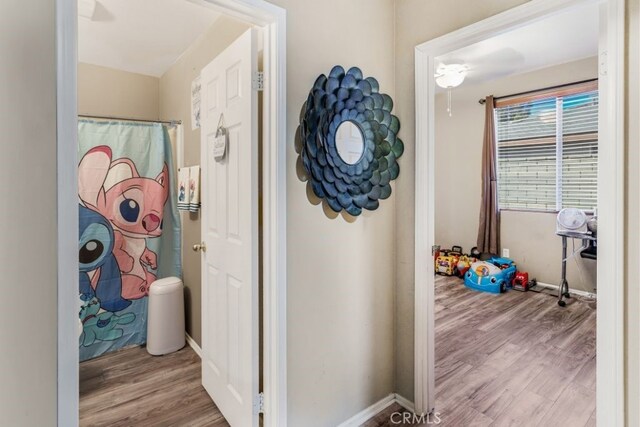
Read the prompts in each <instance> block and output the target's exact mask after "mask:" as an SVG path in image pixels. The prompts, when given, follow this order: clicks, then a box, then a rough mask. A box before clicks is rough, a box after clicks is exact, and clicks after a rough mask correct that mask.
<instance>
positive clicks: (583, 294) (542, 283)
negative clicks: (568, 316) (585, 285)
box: [537, 282, 598, 299]
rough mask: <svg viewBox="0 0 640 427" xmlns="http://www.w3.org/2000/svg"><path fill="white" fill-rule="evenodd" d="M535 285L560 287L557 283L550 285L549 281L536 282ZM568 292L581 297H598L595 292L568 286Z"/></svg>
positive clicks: (556, 288) (550, 287)
mask: <svg viewBox="0 0 640 427" xmlns="http://www.w3.org/2000/svg"><path fill="white" fill-rule="evenodd" d="M537 285H538V286H541V287H543V288H549V289H555V290H556V291H557V290H558V289H559V288H560V286H558V285H552V284H551V283H544V282H537ZM569 293H572V294H576V295H580V296H581V297H585V298H591V299H598V296H597V295H596V294H594V293H591V292H587V291H582V290H580V289H571V288H569Z"/></svg>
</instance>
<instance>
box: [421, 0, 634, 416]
mask: <svg viewBox="0 0 640 427" xmlns="http://www.w3.org/2000/svg"><path fill="white" fill-rule="evenodd" d="M589 3H596V4H602V5H603V6H601V7H602V10H603V11H604V12H606V15H605V16H606V17H607V18H606V28H607V30H606V31H607V32H606V41H605V42H606V53H605V54H602V53H601V54H600V68H601V70H608V72H607V79H606V82H607V84H606V87H604V88H603V87H602V86H601V89H600V90H601V92H602V93H603V95H604V96H603V98H601V104H604V105H605V108H604V110H601V111H604V112H605V113H604V114H601V116H600V120H601V128H600V129H601V130H600V135H601V140H606V141H608V143H607V144H602V145H600V148H599V150H600V151H599V152H600V154H599V156H598V157H599V163H598V167H599V175H598V184H599V185H598V217H599V219H600V221H599V224H598V225H599V227H600V229H599V241H598V247H599V251H598V283H599V285H600V286H599V289H598V291H599V292H598V308H597V316H598V322H597V323H598V326H597V355H598V359H597V373H596V375H597V384H598V385H597V392H596V399H597V411H596V412H597V417H598V419H597V422H598V425H607V426H622V425H624V414H625V412H624V409H625V406H624V405H625V402H624V396H625V394H624V285H623V284H624V269H623V268H624V221H623V220H624V164H625V163H624V160H625V154H624V112H625V111H624V108H625V106H624V87H625V83H624V72H625V70H624V64H625V62H624V47H625V45H624V22H625V21H624V18H625V12H624V8H625V1H624V0H532V1H530V2H528V3H525V4H523V5H521V6H518V7H515V8H513V9H510V10H507V11H506V12H503V13H500V14H498V15H495V16H493V17H490V18H488V19H485V20H483V21H480V22H478V23H475V24H473V25H470V26H468V27H465V28H462V29H460V30H457V31H454V32H452V33H449V34H447V35H444V36H442V37H438V38H436V39H433V40H430V41H428V42H426V43H423V44H420V45H418V46H416V49H415V60H416V63H415V68H416V70H415V72H416V186H415V200H416V206H415V260H414V262H415V331H414V332H415V337H414V339H415V362H414V363H415V368H414V369H415V408H416V412H417V413H425V412H429V411H432V410H433V409H434V406H435V399H436V396H435V379H434V376H435V374H434V372H435V371H434V369H435V352H434V347H435V320H434V317H435V316H434V302H435V296H434V265H433V263H429V262H425V260H427V259H430V258H431V256H432V255H431V247H432V246H433V245H434V243H435V220H434V218H435V205H434V204H435V179H436V177H435V169H434V164H435V158H434V155H435V132H434V126H435V78H434V64H435V58H436V57H437V56H439V55H442V54H444V53H447V52H450V51H452V50H456V49H459V48H462V47H465V46H468V45H470V44H473V43H476V42H479V41H482V40H485V39H487V38H490V37H493V36H496V35H498V34H502V33H504V32H506V31H509V30H511V29H514V28H518V27H521V26H524V25H526V24H528V23H530V22H532V21H535V20H538V19H541V18H544V17H547V16H550V15H553V14H556V13H559V12H562V11H566V10H567V9H568V8H571V7H574V6H580V5H585V4H589ZM601 81H602V80H601ZM609 287H611V288H609ZM550 304H551V302H550ZM558 309H560V308H558Z"/></svg>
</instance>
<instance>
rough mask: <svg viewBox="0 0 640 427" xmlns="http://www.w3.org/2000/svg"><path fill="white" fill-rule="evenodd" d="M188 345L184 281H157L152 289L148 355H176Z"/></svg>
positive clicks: (148, 322)
mask: <svg viewBox="0 0 640 427" xmlns="http://www.w3.org/2000/svg"><path fill="white" fill-rule="evenodd" d="M184 345H185V329H184V289H183V286H182V280H180V279H178V278H177V277H167V278H164V279H159V280H156V281H155V282H153V283H152V284H151V287H150V289H149V311H148V318H147V351H148V352H149V354H152V355H154V356H160V355H163V354H168V353H173V352H174V351H178V350H180V349H181V348H182V347H184Z"/></svg>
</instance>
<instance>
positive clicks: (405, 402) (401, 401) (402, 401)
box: [395, 393, 416, 412]
mask: <svg viewBox="0 0 640 427" xmlns="http://www.w3.org/2000/svg"><path fill="white" fill-rule="evenodd" d="M395 396H396V402H398V405H400V406H402V407H403V408H404V409H406V410H407V411H409V412H414V410H415V408H416V407H415V405H414V404H413V402H412V401H410V400H409V399H407V398H406V397H404V396H400V395H399V394H398V393H396V394H395Z"/></svg>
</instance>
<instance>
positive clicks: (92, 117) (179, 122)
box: [78, 114, 182, 125]
mask: <svg viewBox="0 0 640 427" xmlns="http://www.w3.org/2000/svg"><path fill="white" fill-rule="evenodd" d="M78 117H83V118H86V119H100V120H120V121H125V122H141V123H163V124H167V125H175V124H178V125H181V124H182V120H145V119H132V118H128V117H112V116H92V115H87V114H78Z"/></svg>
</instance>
